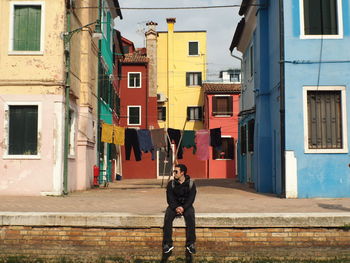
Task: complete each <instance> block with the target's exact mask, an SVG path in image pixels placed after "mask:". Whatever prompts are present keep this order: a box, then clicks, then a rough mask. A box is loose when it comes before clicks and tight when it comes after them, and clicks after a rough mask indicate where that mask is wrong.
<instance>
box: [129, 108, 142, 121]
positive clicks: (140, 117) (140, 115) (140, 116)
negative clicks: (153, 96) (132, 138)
mask: <svg viewBox="0 0 350 263" xmlns="http://www.w3.org/2000/svg"><path fill="white" fill-rule="evenodd" d="M130 108H139V123H137V124H136V123H130V118H129V116H130V114H129V109H130ZM141 110H142V109H141V106H140V105H129V106H128V125H130V126H140V125H141V119H142V114H141Z"/></svg>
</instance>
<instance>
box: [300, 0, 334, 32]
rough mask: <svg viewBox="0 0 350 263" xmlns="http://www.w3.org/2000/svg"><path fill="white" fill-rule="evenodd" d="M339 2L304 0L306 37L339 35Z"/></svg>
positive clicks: (332, 0)
mask: <svg viewBox="0 0 350 263" xmlns="http://www.w3.org/2000/svg"><path fill="white" fill-rule="evenodd" d="M337 2H338V1H337V0H304V3H303V7H304V31H305V35H337V34H338V31H339V30H338V10H337Z"/></svg>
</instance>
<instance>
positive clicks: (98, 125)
mask: <svg viewBox="0 0 350 263" xmlns="http://www.w3.org/2000/svg"><path fill="white" fill-rule="evenodd" d="M98 19H99V21H101V0H99V1H98ZM101 26H102V21H101ZM100 57H101V41H100V40H98V54H97V125H96V127H97V142H96V143H97V166H98V168H99V170H101V167H100V151H101V145H100V140H101V129H100V121H101V118H100V114H101V110H100V78H101V76H100V67H101V63H100ZM99 176H100V174H99ZM99 178H100V177H99Z"/></svg>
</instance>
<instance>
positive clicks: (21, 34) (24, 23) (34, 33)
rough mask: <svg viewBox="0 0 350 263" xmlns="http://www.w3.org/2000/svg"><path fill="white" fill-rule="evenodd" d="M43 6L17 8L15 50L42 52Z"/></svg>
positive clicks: (15, 13)
mask: <svg viewBox="0 0 350 263" xmlns="http://www.w3.org/2000/svg"><path fill="white" fill-rule="evenodd" d="M40 35H41V6H22V5H20V6H15V12H14V35H13V36H14V39H13V50H18V51H40Z"/></svg>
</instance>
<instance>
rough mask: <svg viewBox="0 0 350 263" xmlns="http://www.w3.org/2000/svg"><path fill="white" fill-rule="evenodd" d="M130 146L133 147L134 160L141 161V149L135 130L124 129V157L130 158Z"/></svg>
mask: <svg viewBox="0 0 350 263" xmlns="http://www.w3.org/2000/svg"><path fill="white" fill-rule="evenodd" d="M131 147H132V148H133V149H134V155H135V159H136V161H141V150H140V144H139V139H138V137H137V131H136V130H135V129H126V130H125V159H126V160H130V155H131Z"/></svg>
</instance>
